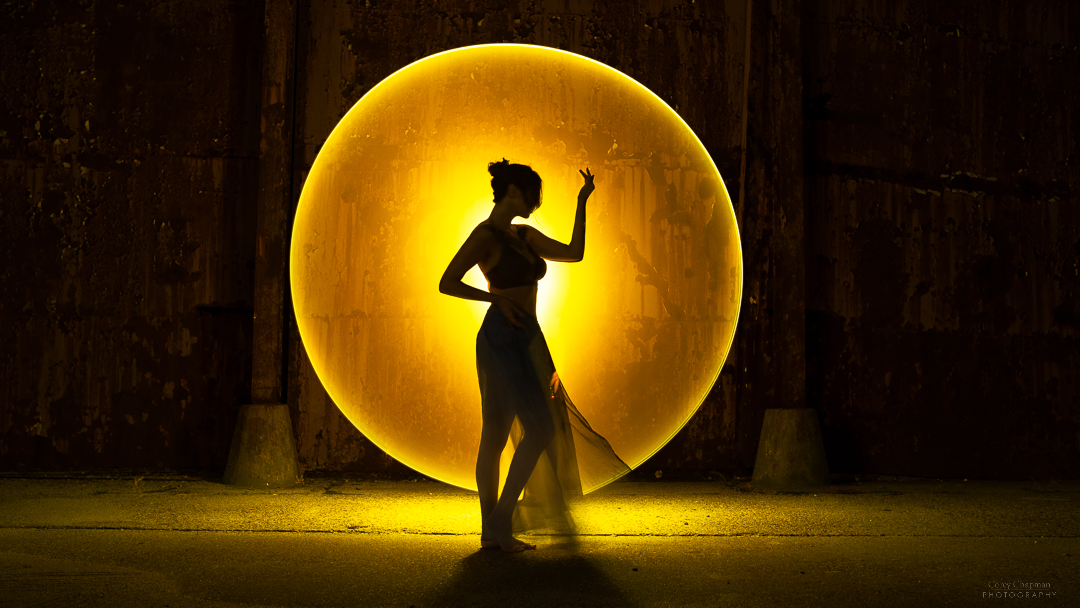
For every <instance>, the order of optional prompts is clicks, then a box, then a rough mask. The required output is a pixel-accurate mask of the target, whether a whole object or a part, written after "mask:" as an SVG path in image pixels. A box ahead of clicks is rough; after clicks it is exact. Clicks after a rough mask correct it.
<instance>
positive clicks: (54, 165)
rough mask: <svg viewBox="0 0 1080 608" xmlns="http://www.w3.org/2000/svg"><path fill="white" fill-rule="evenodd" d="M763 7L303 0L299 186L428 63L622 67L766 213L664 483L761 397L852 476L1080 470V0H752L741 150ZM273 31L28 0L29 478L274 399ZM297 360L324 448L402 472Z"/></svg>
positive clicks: (152, 5)
mask: <svg viewBox="0 0 1080 608" xmlns="http://www.w3.org/2000/svg"><path fill="white" fill-rule="evenodd" d="M508 4H509V6H510V8H507V6H508ZM746 6H747V3H746V2H745V1H744V0H732V1H728V2H723V1H714V2H706V1H700V0H698V1H693V2H692V1H689V0H687V1H674V0H668V1H663V0H653V1H650V0H643V1H640V2H636V3H633V4H629V5H628V4H627V3H624V2H614V1H604V0H548V1H529V0H523V1H521V2H515V3H504V2H496V1H490V2H485V1H482V0H476V1H471V2H467V1H465V0H453V1H438V2H433V3H432V2H420V1H419V0H417V1H415V2H390V1H389V0H365V1H360V0H353V1H350V2H347V1H344V0H339V1H333V0H318V1H315V0H311V1H303V2H300V12H299V21H298V27H297V64H296V86H297V91H296V99H297V101H298V103H297V104H296V108H295V109H296V123H295V124H296V128H295V136H296V148H295V150H294V153H295V158H296V163H295V165H294V172H295V178H294V183H296V184H297V185H298V184H300V183H301V180H302V179H303V177H304V172H305V170H306V168H307V167H310V165H311V162H312V161H313V160H314V157H315V154H316V152H317V150H318V146H319V145H320V144H321V142H322V141H323V139H325V137H326V135H327V134H329V132H330V130H331V129H332V127H333V125H334V124H335V123H336V122H337V120H338V119H339V118H340V117H341V116H342V114H343V113H344V112H345V111H346V110H347V109H348V108H349V107H350V106H351V105H352V104H353V103H354V102H355V101H356V100H357V99H359V98H360V97H361V96H362V95H363V93H364V92H365V91H367V90H368V89H370V88H371V87H372V86H374V85H375V84H376V83H377V82H379V81H380V80H381V79H382V78H384V77H386V76H388V75H389V74H391V73H392V72H394V71H395V70H397V69H398V68H400V67H403V66H405V65H407V64H408V63H410V62H412V61H414V60H416V59H419V58H421V57H423V56H426V55H428V54H431V53H433V52H437V51H440V50H444V49H448V48H453V47H457V46H462V45H466V44H475V43H482V42H529V43H536V44H544V45H550V46H553V47H558V48H563V49H566V50H570V51H574V52H577V53H580V54H583V55H586V56H588V57H593V58H595V59H598V60H600V61H603V62H604V63H607V64H609V65H611V66H613V67H615V68H617V69H619V70H621V71H623V72H625V73H627V74H629V75H631V76H632V77H634V78H636V79H638V80H639V81H641V82H642V83H644V84H645V85H646V86H648V87H649V88H650V89H652V90H653V91H654V92H656V93H657V94H658V95H659V96H660V97H661V98H663V99H664V100H665V101H666V102H668V103H669V104H670V105H671V106H672V107H674V108H676V109H677V110H678V112H679V113H680V114H681V115H682V116H683V117H684V118H685V119H686V121H687V122H688V123H689V125H690V126H691V128H693V129H694V131H695V132H696V133H697V134H698V135H699V137H700V138H701V139H702V141H703V143H704V144H705V146H706V148H707V149H708V150H709V152H710V154H712V156H713V158H714V160H715V161H716V162H717V165H718V166H719V168H720V171H721V173H722V175H723V176H724V177H725V180H726V181H727V183H728V187H729V190H730V191H731V193H732V197H733V198H736V199H741V200H742V201H743V202H742V203H741V204H739V205H738V207H737V210H736V211H737V214H738V216H739V218H740V228H741V231H742V238H743V246H744V255H745V260H746V284H745V291H744V300H743V308H742V316H741V318H740V324H739V329H738V330H737V332H736V342H735V344H734V346H733V349H732V355H731V358H730V359H729V363H728V364H727V365H726V366H725V368H724V370H723V372H722V373H721V376H720V379H719V381H718V383H717V386H716V388H715V389H714V391H713V393H712V394H711V395H710V396H709V398H708V399H707V400H706V402H705V404H704V405H703V407H702V409H701V410H700V411H699V412H698V414H697V415H696V416H695V417H694V418H693V419H692V420H691V422H690V423H689V424H688V425H687V427H686V428H684V429H683V431H682V432H681V433H680V434H679V435H677V436H676V437H675V439H674V440H673V441H672V442H671V443H670V444H668V446H667V447H665V448H664V449H662V450H661V451H660V452H659V453H658V454H657V455H656V456H655V457H654V458H653V459H651V460H650V461H649V463H647V464H646V465H645V466H644V467H643V469H644V470H647V471H649V472H651V471H653V470H658V469H663V470H665V471H680V470H681V471H710V470H719V471H722V472H734V473H742V474H745V473H747V472H749V470H750V468H751V467H752V465H753V458H754V453H755V450H756V446H757V434H758V432H759V431H760V424H761V419H762V416H763V413H764V410H765V409H766V408H770V407H799V406H802V405H807V406H810V407H814V408H816V409H817V410H818V411H819V415H820V418H821V421H822V425H823V433H824V436H825V445H826V450H827V453H828V456H829V459H830V464H831V467H832V470H833V471H834V472H874V473H893V474H906V475H927V476H956V477H993V478H1025V477H1036V478H1053V477H1072V478H1075V477H1077V476H1080V468H1078V467H1080V458H1077V455H1078V447H1080V428H1078V426H1080V403H1078V401H1080V386H1078V380H1077V379H1076V378H1077V375H1076V374H1075V373H1072V371H1073V370H1075V369H1078V368H1080V361H1078V358H1080V354H1078V353H1080V349H1078V348H1077V347H1078V342H1077V331H1078V328H1080V305H1078V304H1077V303H1076V301H1077V298H1076V295H1077V293H1078V289H1077V287H1078V282H1080V276H1078V275H1077V272H1078V271H1077V268H1080V234H1078V232H1080V218H1078V217H1077V211H1076V206H1077V205H1076V204H1077V195H1076V192H1077V169H1076V167H1077V158H1076V149H1077V141H1078V139H1080V138H1078V131H1080V127H1078V124H1080V122H1078V121H1077V120H1076V119H1075V105H1076V104H1075V101H1074V100H1075V99H1077V98H1080V95H1078V93H1080V91H1077V87H1078V85H1077V84H1076V83H1077V79H1076V78H1075V74H1077V73H1080V69H1078V68H1080V65H1078V62H1080V60H1078V57H1080V55H1078V51H1077V42H1076V40H1075V34H1074V33H1071V32H1076V31H1078V30H1077V26H1078V25H1080V24H1078V23H1077V21H1078V19H1080V17H1078V11H1076V10H1075V9H1074V8H1073V7H1072V6H1070V3H1069V2H1065V1H1063V0H1062V1H1057V2H1052V1H1047V2H1040V3H1034V4H1032V3H1027V2H1020V1H1018V0H1017V1H1010V2H1005V3H1000V4H995V5H994V6H992V7H990V8H986V7H985V6H984V3H981V2H977V1H975V0H963V1H961V2H950V3H943V2H930V1H912V2H900V1H895V0H892V1H890V0H885V1H882V2H874V3H869V2H865V1H851V2H841V1H838V0H832V1H826V0H816V1H810V0H804V1H803V2H801V3H800V2H778V1H763V0H754V2H753V12H752V19H751V36H750V41H751V45H750V53H749V58H750V71H749V80H748V83H747V84H748V88H747V96H748V99H749V112H748V126H747V142H746V147H745V155H743V147H742V129H741V121H740V118H741V112H742V108H743V103H742V98H743V92H744V89H743V86H744V81H743V78H744V74H743V66H744V52H745V42H746V36H745V24H746V14H745V13H746ZM264 27H265V24H264V19H263V3H262V2H225V1H224V0H222V1H218V2H193V1H190V0H188V1H182V0H163V1H160V2H150V1H148V0H144V1H141V2H140V1H136V2H125V3H122V4H121V3H119V2H115V1H107V0H86V1H84V2H79V1H77V0H71V1H69V2H55V3H34V4H31V3H24V2H14V1H12V2H0V60H2V61H3V70H2V71H0V85H2V86H0V163H2V164H3V171H2V173H0V176H2V177H0V200H2V201H3V202H2V205H0V211H2V214H0V237H2V240H0V243H2V245H0V256H3V257H2V266H0V274H2V278H3V281H2V283H0V290H2V297H0V319H2V320H3V325H2V329H0V332H3V333H2V334H0V338H2V339H5V341H6V342H5V343H6V344H8V345H10V347H9V348H8V349H6V350H5V351H4V352H3V354H0V374H2V375H0V382H2V383H3V384H2V386H0V469H14V468H66V469H79V468H102V467H174V468H187V467H208V468H214V467H220V466H222V465H223V463H224V460H225V457H226V456H227V454H228V447H229V440H230V438H231V430H232V425H233V420H234V418H235V412H236V410H237V407H238V406H239V405H240V404H242V403H244V402H247V401H249V400H250V399H251V398H252V396H251V361H252V355H251V345H252V333H251V330H252V322H251V316H252V312H251V311H252V308H253V287H252V278H251V277H252V274H251V273H252V268H253V263H254V252H255V226H256V215H255V205H256V199H257V190H258V183H259V181H258V175H257V165H258V156H259V149H258V145H259V133H260V128H259V127H260V125H259V120H260V117H261V115H262V114H261V112H260V95H261V89H260V76H261V66H262V62H261V59H260V57H259V56H258V51H259V49H260V48H261V41H262V36H263V28H264ZM740 174H745V176H746V180H745V184H746V187H745V190H741V189H740V184H739V175H740ZM298 191H299V188H298V187H297V188H294V194H298ZM288 345H289V352H288V373H287V374H285V376H286V377H287V379H288V385H287V390H288V393H287V394H288V399H287V400H288V402H289V404H290V407H291V408H292V415H293V420H294V424H295V425H296V431H297V439H298V448H299V453H300V458H301V464H302V466H303V467H304V468H305V469H307V470H317V469H327V470H359V471H387V470H389V471H395V470H396V471H400V470H401V466H400V465H396V464H395V463H393V462H392V461H391V460H390V459H389V458H388V457H386V456H385V455H384V454H382V452H381V451H380V450H378V449H377V448H376V447H375V446H374V445H372V444H371V443H370V442H368V441H367V440H366V439H364V438H363V437H362V436H360V434H359V433H358V432H357V431H356V430H355V429H354V428H353V427H352V426H351V425H350V424H349V423H348V421H347V420H346V419H345V418H344V417H343V416H341V414H340V413H339V412H338V411H337V409H336V407H335V406H334V405H333V404H332V403H331V402H330V400H329V399H328V397H327V396H326V394H325V392H324V391H323V390H322V388H321V386H320V385H319V382H318V379H317V378H316V377H315V375H314V373H313V371H312V369H311V367H310V364H309V363H308V362H307V360H306V358H305V356H304V353H303V350H302V347H301V346H300V341H299V336H298V335H297V334H296V330H295V326H293V328H292V332H291V337H290V339H289V341H288Z"/></svg>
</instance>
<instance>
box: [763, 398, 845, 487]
mask: <svg viewBox="0 0 1080 608" xmlns="http://www.w3.org/2000/svg"><path fill="white" fill-rule="evenodd" d="M829 481H830V480H829V464H828V462H826V460H825V447H824V445H823V444H822V442H821V428H820V427H819V426H818V419H817V412H816V411H814V410H812V409H808V408H797V409H770V410H765V421H764V423H763V424H762V425H761V441H760V442H759V443H758V451H757V458H756V460H755V461H754V481H753V483H754V485H755V486H758V487H761V488H767V489H773V490H786V489H799V488H809V487H814V486H823V485H827V484H828V483H829Z"/></svg>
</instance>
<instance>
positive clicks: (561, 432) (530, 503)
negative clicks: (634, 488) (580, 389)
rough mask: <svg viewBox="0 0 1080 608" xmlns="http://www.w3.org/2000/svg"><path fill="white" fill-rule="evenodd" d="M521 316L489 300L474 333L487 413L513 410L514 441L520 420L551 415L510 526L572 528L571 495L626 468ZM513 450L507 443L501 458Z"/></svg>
mask: <svg viewBox="0 0 1080 608" xmlns="http://www.w3.org/2000/svg"><path fill="white" fill-rule="evenodd" d="M519 320H520V322H521V323H522V324H524V325H525V327H524V328H520V327H513V326H511V325H510V323H509V322H508V321H507V320H506V317H505V316H503V314H502V311H501V310H500V309H499V307H498V306H494V305H492V306H491V307H490V308H488V312H487V315H486V316H485V317H484V322H483V324H481V326H480V332H479V333H478V334H477V336H476V371H477V376H478V378H479V381H480V399H481V403H482V407H483V409H484V419H485V420H491V419H502V417H504V416H505V417H509V416H513V417H514V422H513V425H512V427H511V430H510V445H511V446H513V447H516V446H517V445H518V444H519V443H520V442H521V438H522V434H523V426H524V427H525V428H542V427H543V426H544V425H546V424H549V422H548V421H550V424H553V425H554V429H555V435H554V439H552V441H551V443H550V444H549V445H548V447H547V449H546V450H545V451H544V453H543V454H542V455H541V456H540V459H539V460H538V461H537V463H536V468H535V469H534V470H533V473H532V475H531V476H530V477H529V481H528V482H527V483H526V485H525V491H524V493H523V498H522V499H521V500H520V501H519V502H518V504H517V508H516V509H515V510H514V520H513V526H514V532H524V531H538V530H544V529H546V530H549V531H553V532H556V533H573V532H574V524H573V519H572V518H571V516H570V510H569V505H568V502H569V501H573V499H574V498H577V497H580V496H581V495H582V487H583V486H584V487H593V486H596V485H600V484H603V483H606V482H608V481H611V480H612V479H615V478H617V477H619V476H621V475H623V474H625V473H627V472H628V471H629V470H630V467H628V466H626V463H624V462H623V461H622V459H620V458H619V457H618V456H617V455H616V454H615V451H614V450H612V449H611V445H610V444H609V443H608V441H607V440H606V439H604V438H603V436H601V435H600V434H599V433H597V432H596V431H594V430H593V429H592V427H591V426H589V423H588V422H587V421H586V420H585V417H584V416H582V415H581V412H579V411H578V410H577V408H576V407H574V403H573V402H572V401H570V397H569V395H567V393H566V389H565V387H563V386H562V382H561V381H560V380H559V376H558V373H556V371H555V364H554V363H553V362H552V360H551V353H550V351H549V350H548V346H547V341H546V340H544V334H543V332H541V331H540V324H539V323H538V322H537V320H536V318H535V317H530V316H528V315H524V316H522V317H520V318H519ZM523 421H524V425H523V424H522V422H523ZM507 452H510V454H507ZM512 452H513V449H512V448H508V449H507V450H506V451H505V452H504V453H503V458H504V459H506V458H507V457H508V456H509V455H511V454H512Z"/></svg>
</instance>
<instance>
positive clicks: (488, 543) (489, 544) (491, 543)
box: [480, 537, 536, 553]
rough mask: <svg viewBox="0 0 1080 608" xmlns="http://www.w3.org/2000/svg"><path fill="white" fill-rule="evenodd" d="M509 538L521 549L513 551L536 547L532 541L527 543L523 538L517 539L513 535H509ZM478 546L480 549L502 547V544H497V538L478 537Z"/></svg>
mask: <svg viewBox="0 0 1080 608" xmlns="http://www.w3.org/2000/svg"><path fill="white" fill-rule="evenodd" d="M511 539H512V540H513V541H514V544H515V545H518V546H520V547H521V549H517V550H515V551H514V552H515V553H516V552H517V551H528V550H531V549H536V545H534V544H532V543H527V542H525V541H523V540H518V539H516V538H513V537H511ZM480 548H481V549H502V545H501V544H499V541H497V540H495V539H493V538H491V539H488V538H484V537H480Z"/></svg>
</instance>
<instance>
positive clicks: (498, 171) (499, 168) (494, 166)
mask: <svg viewBox="0 0 1080 608" xmlns="http://www.w3.org/2000/svg"><path fill="white" fill-rule="evenodd" d="M509 168H510V161H508V160H506V159H505V158H504V159H502V160H500V161H498V162H494V163H488V173H490V174H491V177H498V176H500V175H506V172H507V170H508V169H509Z"/></svg>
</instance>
